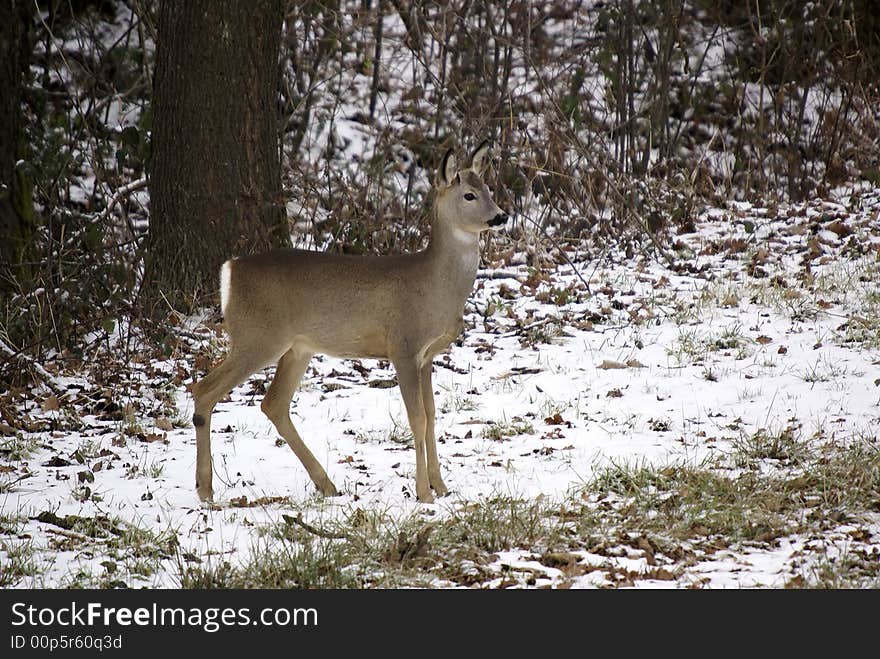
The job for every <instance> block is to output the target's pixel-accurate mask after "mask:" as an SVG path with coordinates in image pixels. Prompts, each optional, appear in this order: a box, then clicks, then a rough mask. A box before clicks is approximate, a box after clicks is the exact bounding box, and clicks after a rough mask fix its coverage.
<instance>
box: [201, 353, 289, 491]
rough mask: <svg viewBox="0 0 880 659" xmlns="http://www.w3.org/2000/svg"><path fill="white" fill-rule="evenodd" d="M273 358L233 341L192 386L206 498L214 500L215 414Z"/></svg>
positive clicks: (202, 489) (203, 489) (203, 488)
mask: <svg viewBox="0 0 880 659" xmlns="http://www.w3.org/2000/svg"><path fill="white" fill-rule="evenodd" d="M271 361H272V355H266V354H265V351H263V350H254V349H248V348H237V347H236V345H235V344H234V343H233V344H232V346H231V347H230V349H229V352H228V353H227V355H226V358H225V359H224V360H223V362H222V363H221V364H220V365H219V366H217V368H215V369H214V370H213V371H211V372H210V373H209V374H208V375H206V376H205V377H204V378H202V379H201V380H199V381H198V382H196V383H195V384H194V385H192V387H191V391H192V395H193V400H194V401H195V413H194V414H193V425H194V426H195V428H196V491H197V492H198V494H199V499H201V500H202V501H213V499H214V490H213V487H212V480H213V473H212V466H211V465H212V463H211V413H212V412H213V411H214V407H215V406H216V405H217V403H218V402H219V401H220V399H221V398H223V396H225V395H226V394H227V393H229V391H230V390H231V389H232V388H233V387H237V386H238V385H240V384H241V383H242V382H244V381H245V379H246V378H247V377H248V376H249V375H250V374H251V373H253V372H254V371H257V370H259V369H261V368H263V367H264V366H265V365H266V364H268V363H270V362H271Z"/></svg>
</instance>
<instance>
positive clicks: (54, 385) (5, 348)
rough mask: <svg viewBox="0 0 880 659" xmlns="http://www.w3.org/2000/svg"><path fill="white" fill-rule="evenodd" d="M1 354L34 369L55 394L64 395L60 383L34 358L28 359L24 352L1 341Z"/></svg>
mask: <svg viewBox="0 0 880 659" xmlns="http://www.w3.org/2000/svg"><path fill="white" fill-rule="evenodd" d="M0 352H3V353H5V354H6V356H7V358H8V359H18V360H19V361H22V362H24V363H25V364H27V365H28V366H30V367H32V368H33V369H34V371H35V372H36V373H37V375H39V376H40V377H41V378H42V379H43V382H44V383H45V384H46V386H47V387H49V388H50V389H51V390H52V391H53V392H54V393H55V394H57V395H59V396H60V395H61V394H63V393H64V387H62V386H61V385H60V384H59V383H58V381H57V380H56V379H55V376H54V375H52V374H51V373H49V371H47V370H46V369H45V368H43V367H42V366H41V365H40V364H38V363H37V362H35V361H34V360H33V358H31V357H28V356H27V355H25V354H24V353H23V352H21V351H20V350H19V351H15V350H13V349H12V348H11V347H10V346H9V345H8V344H7V343H6V342H4V341H3V340H2V339H0Z"/></svg>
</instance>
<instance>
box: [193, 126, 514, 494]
mask: <svg viewBox="0 0 880 659" xmlns="http://www.w3.org/2000/svg"><path fill="white" fill-rule="evenodd" d="M486 152H487V146H486V145H485V143H484V144H483V145H481V147H480V148H478V149H477V151H476V152H475V153H474V155H473V165H472V167H471V169H468V170H465V171H463V172H458V173H455V169H454V159H453V158H452V156H451V154H449V153H447V154H446V157H445V158H444V160H443V165H442V166H441V171H440V174H439V176H438V181H437V196H436V198H435V201H434V211H433V221H432V229H431V242H430V244H429V245H428V247H427V248H426V249H425V250H423V251H421V252H418V253H415V254H403V255H399V256H349V255H338V254H323V253H319V252H310V251H303V250H275V251H272V252H267V253H265V254H257V255H253V256H245V257H242V258H236V259H232V260H230V261H227V262H226V263H225V264H224V266H223V268H222V270H221V277H220V279H221V307H222V311H223V316H224V325H225V327H226V330H227V332H228V334H229V337H230V349H229V353H228V354H227V356H226V358H225V359H224V361H223V362H222V363H221V364H220V365H219V366H218V367H217V368H216V369H214V370H213V371H212V372H211V373H210V374H208V375H207V376H206V377H205V378H203V379H202V380H200V381H199V382H197V383H195V384H194V385H192V393H193V397H194V399H195V414H194V415H193V424H194V425H195V426H196V444H197V457H196V487H197V490H198V494H199V496H200V498H202V499H203V500H211V499H212V498H213V490H212V487H211V482H212V466H211V453H210V442H211V439H210V416H211V412H212V410H213V409H214V406H215V405H216V404H217V402H218V401H219V400H220V398H222V397H223V396H225V395H226V393H227V392H228V391H229V390H230V389H232V388H233V387H235V386H237V385H238V384H240V383H241V382H243V381H244V380H245V379H246V378H247V377H248V376H249V375H251V374H252V373H254V372H255V371H257V370H260V369H262V368H264V367H265V366H267V365H269V364H272V363H273V362H277V363H278V366H277V369H276V373H275V379H274V380H273V382H272V384H271V385H270V387H269V390H268V391H267V392H266V395H265V397H264V398H263V402H262V405H261V407H262V410H263V411H264V412H265V413H266V415H267V416H268V417H269V419H271V420H272V422H273V423H274V424H275V427H276V429H277V430H278V432H279V433H280V434H281V436H282V437H284V439H285V440H286V441H287V443H288V444H289V445H290V447H291V449H293V451H294V453H295V454H296V455H297V457H298V458H299V459H300V461H301V462H302V463H303V466H305V468H306V470H307V471H308V473H309V476H310V477H311V478H312V481H313V482H314V483H315V485H316V486H317V488H318V489H319V490H320V491H321V492H322V493H323V494H325V495H329V496H332V495H335V494H337V491H336V488H335V486H334V485H333V483H332V482H331V481H330V479H329V477H328V476H327V473H326V472H325V471H324V468H323V467H322V466H321V465H320V463H319V462H318V461H317V460H316V459H315V457H314V456H313V455H312V453H311V451H309V449H308V448H307V447H306V446H305V444H304V443H303V441H302V439H301V438H300V436H299V434H298V433H297V431H296V429H295V428H294V427H293V424H292V422H291V420H290V414H289V406H290V401H291V398H292V397H293V394H294V393H295V391H296V389H297V387H298V386H299V382H300V380H301V379H302V376H303V375H304V373H305V371H306V368H307V366H308V363H309V360H310V359H311V357H312V356H313V355H314V354H316V353H322V354H327V355H332V356H334V357H348V358H358V357H372V358H381V359H388V360H390V361H391V363H392V364H393V365H394V368H395V371H396V372H397V379H398V383H399V385H400V391H401V394H402V396H403V400H404V404H405V406H406V411H407V416H408V419H409V423H410V427H411V429H412V432H413V438H414V444H415V453H416V494H417V496H418V499H419V501H425V502H429V501H432V500H433V495H432V490H433V491H434V492H435V493H437V494H438V495H441V496H442V495H444V494H446V492H447V489H446V486H445V485H444V483H443V480H442V477H441V475H440V465H439V461H438V459H437V449H436V443H435V438H434V397H433V390H432V385H431V370H432V360H433V357H434V356H435V355H436V354H437V353H439V352H442V351H443V350H445V349H446V348H447V347H448V346H449V344H450V343H451V342H452V341H453V340H455V338H456V337H457V336H458V335H459V333H460V332H461V330H462V327H463V325H462V314H463V312H464V305H465V302H466V301H467V298H468V296H469V295H470V293H471V291H472V289H473V284H474V278H475V277H476V273H477V267H478V265H479V258H480V254H479V233H480V232H481V231H484V230H486V229H489V228H490V227H492V226H497V225H500V224H503V223H504V222H505V221H506V219H507V216H506V215H505V214H504V213H503V212H502V211H501V209H499V208H498V206H497V205H496V204H495V202H494V201H493V200H492V197H491V195H490V193H489V190H488V188H487V187H486V185H485V184H484V183H483V181H482V179H481V173H482V169H483V168H484V162H483V161H484V158H485V155H486Z"/></svg>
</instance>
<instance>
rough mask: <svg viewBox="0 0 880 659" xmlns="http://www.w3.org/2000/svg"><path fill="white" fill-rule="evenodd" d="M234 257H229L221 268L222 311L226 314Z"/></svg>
mask: <svg viewBox="0 0 880 659" xmlns="http://www.w3.org/2000/svg"><path fill="white" fill-rule="evenodd" d="M231 264H232V259H229V260H228V261H227V262H226V263H224V264H223V267H221V268H220V312H221V313H222V314H223V315H224V316H225V315H226V305H227V304H229V286H230V285H231V283H232V265H231Z"/></svg>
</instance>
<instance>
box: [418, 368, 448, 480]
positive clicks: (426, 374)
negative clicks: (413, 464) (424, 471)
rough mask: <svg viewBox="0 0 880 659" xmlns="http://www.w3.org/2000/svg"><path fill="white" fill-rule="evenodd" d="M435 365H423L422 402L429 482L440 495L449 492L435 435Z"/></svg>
mask: <svg viewBox="0 0 880 659" xmlns="http://www.w3.org/2000/svg"><path fill="white" fill-rule="evenodd" d="M432 370H433V366H432V364H431V361H430V360H428V362H427V363H426V364H423V365H422V370H421V384H422V403H423V405H424V407H425V453H426V458H427V462H428V482H429V483H430V484H431V489H432V490H434V492H435V493H436V494H437V496H439V497H445V496H446V495H447V494H449V490H448V489H447V488H446V485H444V484H443V478H442V477H441V476H440V461H439V460H438V459H437V439H436V437H434V413H435V410H434V387H433V385H432V383H431V371H432Z"/></svg>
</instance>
